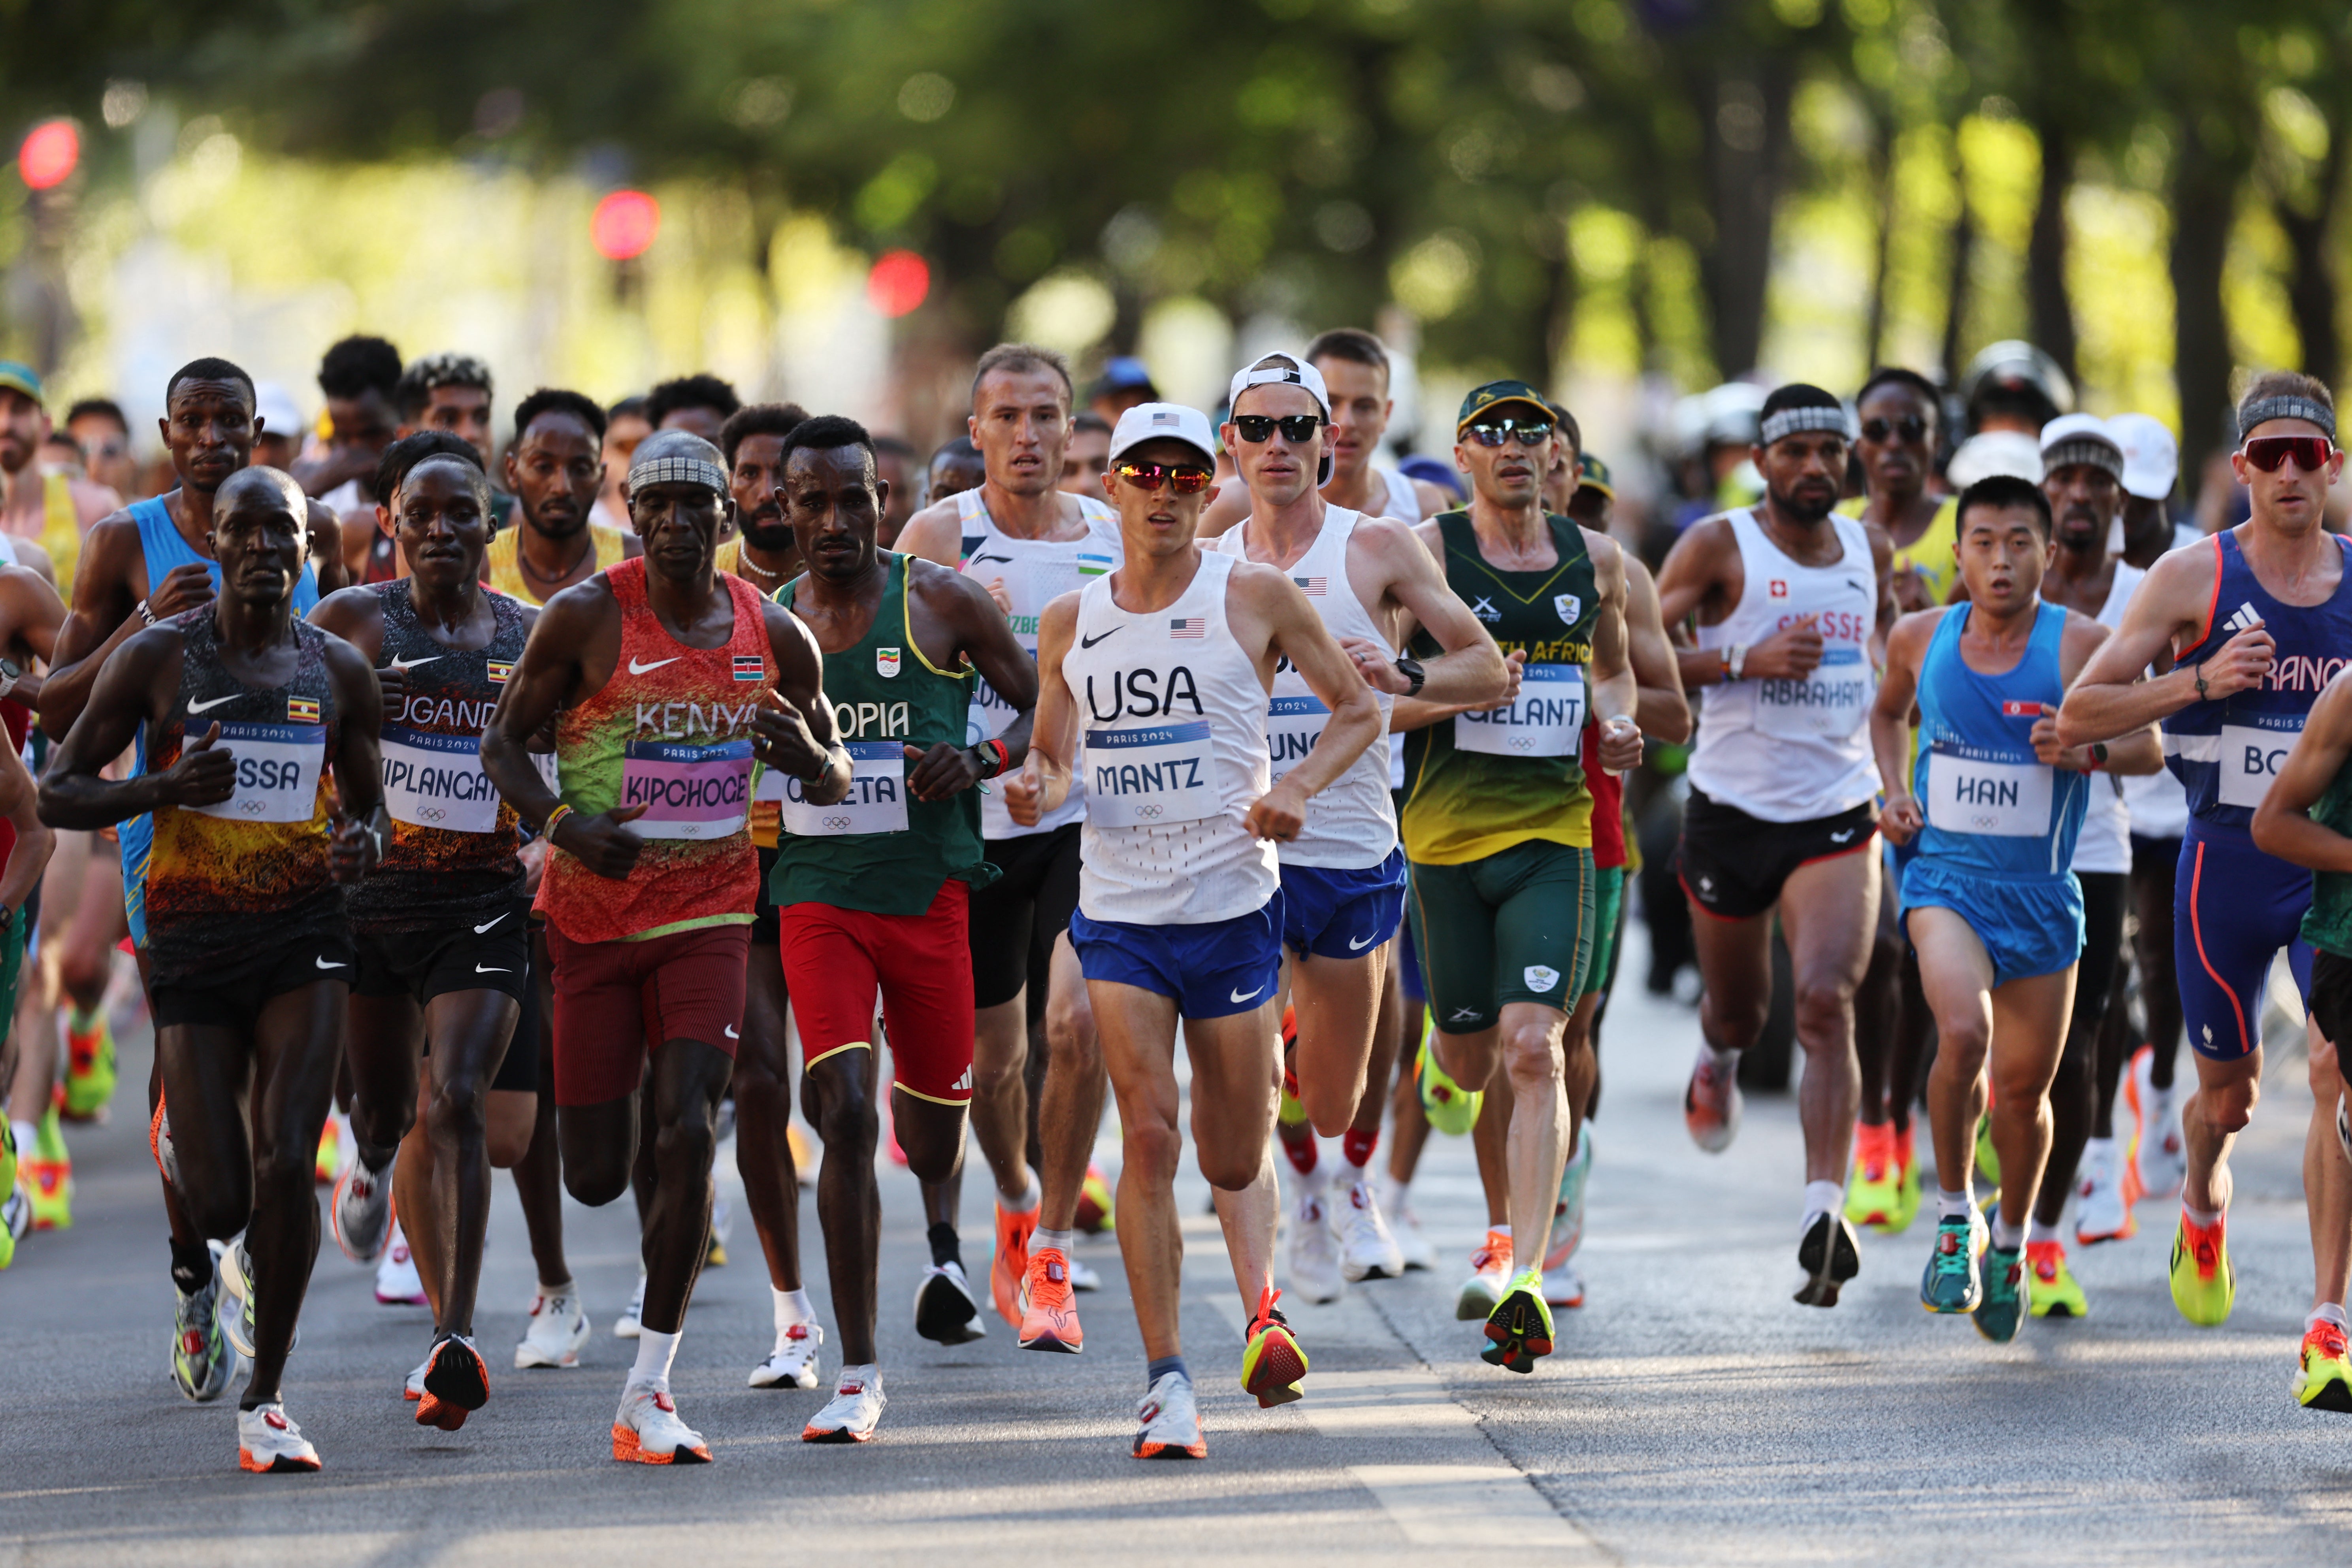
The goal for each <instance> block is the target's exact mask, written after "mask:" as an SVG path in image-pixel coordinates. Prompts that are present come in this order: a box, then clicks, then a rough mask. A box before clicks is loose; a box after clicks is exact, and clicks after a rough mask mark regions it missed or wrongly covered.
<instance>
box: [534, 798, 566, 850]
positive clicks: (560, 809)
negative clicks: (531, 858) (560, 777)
mask: <svg viewBox="0 0 2352 1568" xmlns="http://www.w3.org/2000/svg"><path fill="white" fill-rule="evenodd" d="M571 815H572V807H571V806H570V805H568V804H567V803H565V802H562V801H558V802H556V805H555V809H554V810H553V811H551V812H549V813H548V814H547V820H546V821H545V822H542V823H541V824H540V825H539V836H540V837H541V838H544V839H546V840H547V841H548V842H549V843H550V844H552V843H554V842H555V825H556V824H557V823H559V822H561V821H562V820H563V819H564V818H565V817H567V816H571Z"/></svg>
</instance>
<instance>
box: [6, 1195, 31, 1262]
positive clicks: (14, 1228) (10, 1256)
mask: <svg viewBox="0 0 2352 1568" xmlns="http://www.w3.org/2000/svg"><path fill="white" fill-rule="evenodd" d="M32 1230H33V1205H32V1202H31V1200H29V1199H27V1198H26V1196H25V1194H24V1193H23V1191H22V1190H21V1189H11V1190H10V1192H9V1194H8V1195H7V1196H6V1197H5V1198H0V1268H7V1267H8V1265H10V1264H11V1263H14V1262H15V1261H16V1244H17V1243H18V1242H20V1241H22V1240H24V1239H25V1237H27V1236H29V1235H31V1234H32Z"/></svg>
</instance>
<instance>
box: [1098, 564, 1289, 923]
mask: <svg viewBox="0 0 2352 1568" xmlns="http://www.w3.org/2000/svg"><path fill="white" fill-rule="evenodd" d="M1233 572H1234V558H1233V557H1232V556H1230V555H1220V554H1217V553H1216V552H1213V551H1207V550H1204V551H1202V552H1201V565H1200V570H1199V571H1198V572H1197V573H1195V574H1193V577H1192V583H1191V584H1190V585H1189V586H1187V587H1186V588H1185V590H1184V593H1183V595H1182V596H1181V597H1180V598H1179V599H1177V601H1176V602H1175V603H1174V604H1172V605H1169V606H1168V607H1167V608H1165V609H1160V610H1151V611H1149V612H1143V613H1136V614H1130V613H1129V612H1128V611H1126V610H1122V609H1120V608H1119V607H1118V604H1117V603H1116V602H1115V601H1114V600H1113V599H1112V598H1111V591H1110V590H1111V580H1110V579H1109V578H1108V577H1097V578H1094V579H1092V580H1091V581H1089V582H1088V583H1087V585H1086V587H1085V588H1083V589H1081V590H1080V591H1079V596H1078V625H1077V630H1076V636H1075V637H1072V638H1071V640H1070V651H1069V653H1068V654H1067V655H1066V657H1065V658H1064V659H1063V661H1062V679H1064V680H1065V681H1066V682H1067V683H1068V684H1069V688H1070V695H1071V696H1072V697H1073V698H1075V699H1076V702H1077V707H1078V728H1079V731H1080V734H1081V738H1082V739H1083V740H1084V741H1085V742H1086V749H1085V752H1083V755H1082V761H1081V763H1080V764H1079V765H1080V767H1081V769H1082V770H1083V771H1084V773H1085V774H1086V781H1087V808H1086V809H1087V826H1086V830H1085V832H1084V833H1083V834H1082V835H1081V837H1080V838H1079V860H1078V866H1079V876H1078V908H1079V909H1081V910H1084V911H1085V912H1086V915H1087V919H1089V920H1097V921H1122V922H1124V923H1126V924H1129V925H1206V924H1208V923H1209V922H1211V921H1225V920H1232V919H1233V918H1234V917H1235V916H1237V915H1245V914H1248V913H1249V912H1250V911H1252V910H1259V909H1263V908H1265V902H1266V900H1269V899H1271V898H1273V897H1274V895H1275V892H1276V889H1278V888H1279V887H1280V885H1281V876H1280V873H1279V871H1278V870H1277V869H1276V860H1275V849H1274V845H1273V843H1272V842H1271V841H1269V840H1265V839H1259V838H1254V837H1251V836H1250V832H1249V829H1247V828H1246V827H1244V826H1242V819H1243V817H1244V815H1245V814H1246V813H1247V812H1248V810H1249V808H1250V806H1251V805H1252V804H1253V803H1254V802H1255V801H1256V799H1257V798H1258V796H1260V795H1264V794H1265V792H1266V791H1267V790H1269V789H1271V788H1273V787H1274V780H1273V778H1272V776H1271V772H1270V764H1269V763H1268V760H1267V757H1266V748H1265V705H1266V689H1265V683H1264V682H1263V681H1261V680H1260V679H1258V673H1257V667H1256V665H1255V664H1254V663H1253V662H1252V661H1251V660H1250V659H1248V658H1245V657H1244V655H1243V653H1242V650H1241V648H1240V647H1239V646H1238V645H1237V644H1236V643H1235V642H1234V636H1233V631H1232V628H1231V627H1230V626H1228V625H1227V623H1226V619H1225V592H1226V585H1227V583H1228V581H1229V580H1230V579H1231V578H1232V576H1233Z"/></svg>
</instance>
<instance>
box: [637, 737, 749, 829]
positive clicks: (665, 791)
mask: <svg viewBox="0 0 2352 1568" xmlns="http://www.w3.org/2000/svg"><path fill="white" fill-rule="evenodd" d="M620 804H621V805H625V806H626V805H642V806H644V807H646V814H645V815H644V816H641V817H638V818H637V819H636V820H635V821H634V822H632V823H630V824H629V825H628V827H629V830H630V831H631V832H633V833H635V834H636V835H637V836H638V837H641V838H726V837H730V836H731V835H733V834H735V833H737V832H739V831H740V830H741V828H742V826H743V822H744V819H745V817H746V816H748V815H749V812H750V808H751V742H749V741H730V742H725V743H724V744H721V745H716V746H688V745H677V744H673V743H671V742H667V741H632V742H629V746H628V750H627V751H626V752H624V753H623V755H622V762H621V802H620Z"/></svg>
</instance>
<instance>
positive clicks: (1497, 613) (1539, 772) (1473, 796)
mask: <svg viewBox="0 0 2352 1568" xmlns="http://www.w3.org/2000/svg"><path fill="white" fill-rule="evenodd" d="M1544 521H1546V522H1548V523H1549V524H1550V526H1551V537H1552V546H1553V548H1554V549H1555V550H1556V551H1557V552H1559V562H1558V563H1557V564H1555V565H1553V566H1552V567H1550V568H1549V570H1547V571H1541V572H1507V571H1504V570H1502V569H1501V568H1499V567H1496V566H1493V565H1490V564H1488V563H1487V562H1486V557H1485V556H1483V555H1481V554H1480V553H1479V552H1478V536H1477V533H1476V531H1475V530H1474V529H1473V528H1472V527H1471V525H1470V516H1469V514H1468V513H1467V512H1462V511H1449V512H1445V513H1444V514H1442V515H1441V516H1439V517H1438V518H1437V519H1436V522H1437V528H1438V532H1439V534H1440V535H1441V536H1442V537H1443V538H1444V542H1445V582H1446V585H1447V586H1448V587H1450V588H1452V589H1453V590H1454V592H1455V593H1456V594H1458V595H1461V596H1462V602H1463V603H1464V604H1465V605H1469V606H1470V609H1471V613H1472V614H1474V615H1475V616H1477V617H1478V620H1479V623H1480V624H1481V625H1483V626H1485V627H1486V630H1487V631H1488V632H1489V633H1490V634H1491V635H1492V636H1493V637H1494V639H1495V641H1496V644H1497V645H1498V646H1500V647H1501V648H1502V650H1503V651H1504V652H1505V653H1506V654H1508V653H1511V652H1513V651H1514V650H1523V651H1525V653H1526V654H1527V656H1528V663H1527V668H1526V671H1525V672H1524V675H1523V677H1522V679H1521V681H1520V684H1519V695H1518V697H1517V700H1515V701H1513V702H1512V704H1511V705H1510V706H1509V707H1508V708H1498V709H1496V710H1494V711H1493V712H1490V713H1462V714H1457V715H1456V716H1454V718H1451V719H1442V720H1440V721H1438V722H1436V723H1434V724H1431V725H1428V726H1426V727H1424V728H1423V729H1419V730H1414V731H1409V732H1408V733H1407V734H1406V736H1405V742H1404V779H1405V789H1406V792H1407V793H1406V796H1405V805H1404V819H1403V823H1402V827H1403V837H1404V852H1405V856H1406V858H1408V859H1411V860H1413V861H1416V862H1419V863H1421V864H1423V865H1430V866H1460V865H1464V864H1466V863H1468V862H1469V861H1472V860H1483V859H1485V858H1486V857H1487V856H1489V855H1496V854H1499V853H1501V852H1502V851H1503V850H1506V849H1508V848H1509V847H1511V846H1513V845H1515V844H1524V843H1527V842H1528V840H1530V839H1542V840H1547V841H1549V842H1550V843H1554V844H1567V845H1573V846H1576V847H1591V843H1592V794H1591V791H1590V790H1588V789H1587V788H1586V787H1585V784H1584V769H1583V767H1582V766H1581V765H1580V763H1579V762H1578V760H1577V744H1578V740H1579V737H1580V735H1581V734H1582V732H1583V729H1584V720H1585V715H1586V713H1587V711H1588V710H1589V709H1590V707H1591V689H1590V685H1589V681H1588V679H1587V678H1588V676H1589V674H1590V669H1591V663H1592V623H1593V619H1594V617H1595V616H1596V615H1597V614H1598V613H1599V610H1600V607H1601V605H1600V601H1601V593H1600V587H1599V584H1597V583H1596V581H1595V580H1594V577H1593V573H1592V554H1591V552H1590V551H1588V550H1587V549H1586V548H1585V546H1584V535H1583V533H1582V532H1581V531H1580V530H1579V529H1578V528H1577V526H1576V524H1575V523H1574V522H1573V521H1570V519H1568V518H1564V517H1553V516H1550V515H1549V514H1547V515H1546V517H1545V519H1544ZM1444 651H1445V650H1444V648H1442V647H1439V646H1438V644H1437V641H1436V639H1435V638H1433V637H1431V636H1430V635H1429V634H1428V633H1427V632H1426V631H1417V632H1415V633H1414V634H1413V639H1412V652H1413V655H1414V657H1415V658H1435V657H1436V656H1437V655H1439V654H1441V653H1443V652H1444Z"/></svg>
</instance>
